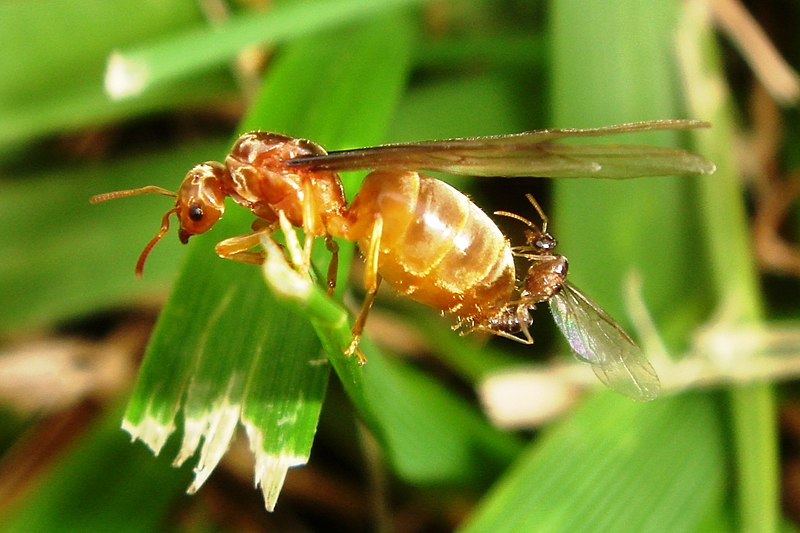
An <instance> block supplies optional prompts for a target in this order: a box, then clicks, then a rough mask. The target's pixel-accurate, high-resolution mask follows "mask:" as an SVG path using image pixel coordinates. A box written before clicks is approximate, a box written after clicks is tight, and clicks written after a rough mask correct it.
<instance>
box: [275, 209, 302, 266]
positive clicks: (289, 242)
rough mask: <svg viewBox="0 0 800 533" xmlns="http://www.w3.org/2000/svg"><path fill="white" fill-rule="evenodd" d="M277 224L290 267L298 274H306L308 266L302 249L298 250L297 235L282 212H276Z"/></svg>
mask: <svg viewBox="0 0 800 533" xmlns="http://www.w3.org/2000/svg"><path fill="white" fill-rule="evenodd" d="M278 223H279V224H280V226H281V231H283V238H284V239H285V240H286V249H287V251H288V252H289V260H290V261H291V263H292V266H293V267H294V269H295V270H297V271H298V272H300V273H302V274H308V264H307V263H306V262H305V257H304V253H303V249H302V248H300V242H299V241H298V240H297V233H296V232H295V231H294V228H293V227H292V223H291V222H289V219H288V218H286V213H284V212H283V211H278Z"/></svg>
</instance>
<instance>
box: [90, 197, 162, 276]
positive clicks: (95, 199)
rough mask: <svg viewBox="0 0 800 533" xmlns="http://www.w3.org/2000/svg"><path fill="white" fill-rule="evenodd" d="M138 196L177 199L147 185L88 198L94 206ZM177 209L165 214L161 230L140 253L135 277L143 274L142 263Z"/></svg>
mask: <svg viewBox="0 0 800 533" xmlns="http://www.w3.org/2000/svg"><path fill="white" fill-rule="evenodd" d="M140 194H163V195H164V196H172V197H173V198H177V197H178V194H177V193H174V192H172V191H168V190H167V189H164V188H161V187H158V186H156V185H147V186H146V187H140V188H138V189H127V190H124V191H114V192H107V193H103V194H96V195H94V196H92V197H91V198H89V202H91V203H93V204H96V203H98V202H105V201H106V200H114V199H116V198H125V197H128V196H138V195H140ZM177 212H178V207H177V206H175V207H173V208H172V209H170V210H169V211H167V212H166V213H164V216H163V217H162V218H161V229H160V230H158V233H156V236H155V237H153V238H152V239H150V242H148V243H147V245H146V246H145V247H144V250H142V253H141V254H140V255H139V260H138V261H137V262H136V277H137V278H141V277H142V272H144V262H145V261H146V260H147V256H148V254H150V250H152V249H153V246H155V245H156V243H157V242H158V241H160V240H161V237H163V236H164V235H165V234H166V233H167V230H169V216H170V215H171V214H172V213H177Z"/></svg>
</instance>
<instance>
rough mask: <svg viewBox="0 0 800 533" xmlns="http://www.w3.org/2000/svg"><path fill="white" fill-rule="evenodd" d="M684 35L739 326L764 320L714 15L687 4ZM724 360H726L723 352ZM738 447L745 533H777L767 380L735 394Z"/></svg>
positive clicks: (721, 259)
mask: <svg viewBox="0 0 800 533" xmlns="http://www.w3.org/2000/svg"><path fill="white" fill-rule="evenodd" d="M680 30H681V31H680V34H679V45H680V52H681V63H682V64H681V66H682V67H683V71H684V76H685V78H686V80H687V86H688V91H687V92H688V96H689V104H690V106H691V109H692V110H693V112H695V113H702V114H704V115H706V116H707V117H708V118H709V120H712V121H713V122H714V135H713V136H712V135H708V134H704V135H697V136H696V140H697V144H698V146H699V147H701V148H702V149H703V150H704V152H705V153H707V154H709V155H710V156H712V157H714V158H715V160H716V161H717V163H718V165H719V172H717V175H716V176H714V177H713V179H702V180H700V181H699V183H698V187H697V191H698V194H697V203H698V205H699V206H700V211H701V213H702V216H703V222H704V225H703V228H704V230H705V237H706V244H707V247H708V255H709V260H708V261H709V264H710V270H711V280H712V283H713V287H714V292H715V294H716V298H717V301H718V302H719V303H718V305H719V306H720V308H721V310H722V313H721V318H720V319H718V325H719V327H723V328H724V327H727V328H736V327H737V326H739V325H741V324H753V323H757V322H759V321H761V320H762V319H763V309H762V303H761V296H760V292H759V281H758V277H757V272H756V266H755V264H754V262H753V254H752V251H751V242H750V240H751V239H750V229H749V227H748V220H747V214H746V209H745V204H744V201H743V196H744V191H743V190H742V177H741V176H740V175H739V172H738V170H737V160H738V154H736V153H735V152H734V151H733V150H732V147H733V144H732V143H733V139H734V137H735V135H734V120H733V111H732V102H731V98H730V95H729V94H728V93H727V90H726V87H727V83H726V81H725V75H724V74H723V72H722V66H721V59H720V51H719V48H718V44H717V43H716V36H715V35H714V32H713V29H712V25H711V22H710V19H709V14H708V13H707V12H705V11H704V9H703V8H702V6H698V5H692V4H687V6H686V9H685V10H684V12H683V13H682V18H681V26H680ZM720 357H725V355H724V353H722V354H720ZM730 404H731V405H730V407H731V413H732V420H733V427H734V431H733V437H734V442H735V446H736V465H737V471H736V473H737V482H738V486H737V492H738V495H739V498H738V514H739V520H740V525H741V529H742V530H744V531H764V532H767V531H775V530H776V528H777V527H778V524H779V517H780V510H779V495H778V494H779V490H780V481H779V475H780V474H779V464H778V435H777V412H776V405H775V396H774V392H773V390H772V387H771V386H770V385H769V384H767V383H757V384H753V385H748V386H738V387H734V388H732V389H731V391H730Z"/></svg>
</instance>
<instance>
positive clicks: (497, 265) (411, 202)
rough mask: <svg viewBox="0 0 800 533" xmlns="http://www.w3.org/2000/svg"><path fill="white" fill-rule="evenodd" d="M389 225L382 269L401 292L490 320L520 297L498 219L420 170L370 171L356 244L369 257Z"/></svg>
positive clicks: (467, 317)
mask: <svg viewBox="0 0 800 533" xmlns="http://www.w3.org/2000/svg"><path fill="white" fill-rule="evenodd" d="M376 217H380V218H382V219H383V221H384V222H383V228H382V231H381V233H380V246H379V254H378V267H377V270H378V272H379V273H380V275H381V277H383V279H385V280H386V281H387V282H389V283H390V284H391V285H392V286H393V287H394V288H395V289H396V290H397V291H399V292H401V293H403V294H406V295H408V296H410V297H412V298H413V299H414V300H416V301H418V302H421V303H424V304H427V305H429V306H431V307H434V308H436V309H441V310H444V311H447V312H449V313H452V314H454V315H455V316H456V317H458V318H459V320H460V322H462V323H463V324H464V325H473V324H476V323H481V322H483V321H485V320H486V319H487V318H488V317H490V316H492V315H494V314H495V313H496V312H497V311H498V310H500V309H502V308H503V307H504V306H505V305H506V304H507V303H508V301H509V299H510V298H511V296H512V294H513V292H514V279H515V270H514V261H513V257H512V254H511V249H510V247H509V245H508V242H507V241H506V238H505V237H504V236H503V234H502V233H501V232H500V230H499V229H498V228H497V225H496V224H494V223H493V222H492V221H491V219H490V218H489V217H488V216H487V215H486V214H485V213H484V212H483V211H481V209H480V208H479V207H477V206H476V205H475V204H474V203H472V202H471V201H470V200H469V199H468V198H467V197H466V196H465V195H464V194H462V193H461V192H459V191H457V190H456V189H454V188H453V187H451V186H450V185H447V184H446V183H444V182H442V181H440V180H437V179H435V178H432V177H430V176H425V175H424V174H419V173H417V172H397V171H393V172H392V171H384V170H381V171H375V172H372V173H370V174H369V175H368V176H367V177H366V179H365V180H364V183H363V184H362V187H361V190H360V191H359V193H358V196H356V198H355V199H354V200H353V202H352V204H351V206H350V208H349V215H348V219H349V220H350V226H351V227H350V232H351V235H350V236H349V238H351V239H352V240H357V241H358V244H359V248H360V249H361V250H362V252H364V253H365V254H366V253H368V251H369V250H370V249H371V240H372V239H373V235H374V232H373V230H372V228H373V226H374V222H375V219H376Z"/></svg>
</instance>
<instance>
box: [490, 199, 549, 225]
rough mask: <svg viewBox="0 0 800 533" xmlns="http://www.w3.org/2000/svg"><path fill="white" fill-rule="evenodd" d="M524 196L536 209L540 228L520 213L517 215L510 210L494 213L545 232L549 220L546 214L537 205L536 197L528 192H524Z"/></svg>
mask: <svg viewBox="0 0 800 533" xmlns="http://www.w3.org/2000/svg"><path fill="white" fill-rule="evenodd" d="M525 198H527V199H528V201H529V202H530V203H531V205H532V206H533V208H534V209H536V213H537V214H538V215H539V218H540V219H541V220H542V227H541V228H539V226H537V225H536V224H534V223H533V222H531V221H530V220H528V219H527V218H525V217H523V216H520V215H518V214H516V213H511V212H510V211H495V212H494V214H495V215H499V216H503V217H509V218H513V219H515V220H519V221H520V222H522V223H523V224H525V225H526V226H528V227H529V228H531V229H534V230H536V231H540V232H541V233H547V224H548V222H549V219H548V218H547V215H545V214H544V211H543V210H542V207H541V206H540V205H539V202H537V201H536V198H534V197H533V195H532V194H530V193H528V194H526V195H525Z"/></svg>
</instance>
